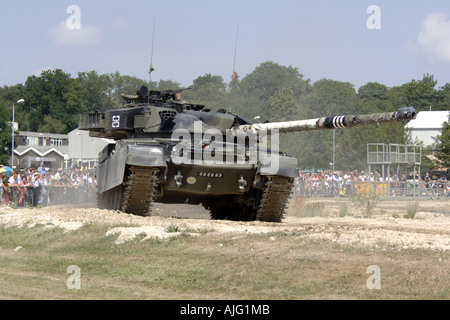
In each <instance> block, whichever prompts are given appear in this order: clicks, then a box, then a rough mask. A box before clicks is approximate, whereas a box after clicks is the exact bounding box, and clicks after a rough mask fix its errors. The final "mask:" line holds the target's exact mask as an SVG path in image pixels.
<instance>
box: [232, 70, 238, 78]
mask: <svg viewBox="0 0 450 320" xmlns="http://www.w3.org/2000/svg"><path fill="white" fill-rule="evenodd" d="M237 77H238V75H237V72H236V69H234V68H233V76H232V77H231V78H232V79H233V80H236V78H237Z"/></svg>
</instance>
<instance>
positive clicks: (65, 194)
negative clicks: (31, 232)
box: [0, 165, 97, 207]
mask: <svg viewBox="0 0 450 320" xmlns="http://www.w3.org/2000/svg"><path fill="white" fill-rule="evenodd" d="M1 167H3V165H0V168H1ZM12 169H13V171H12V172H10V173H9V175H7V174H5V173H2V174H1V187H0V199H1V204H2V205H13V206H17V207H36V206H45V205H49V204H69V203H71V204H77V203H85V202H92V201H95V198H96V188H97V180H96V176H95V171H93V170H89V169H88V168H87V167H86V166H82V167H76V166H75V167H74V168H72V169H65V170H63V169H61V168H59V169H57V170H54V169H52V168H46V167H45V166H41V167H38V168H25V169H17V168H15V167H13V168H12Z"/></svg>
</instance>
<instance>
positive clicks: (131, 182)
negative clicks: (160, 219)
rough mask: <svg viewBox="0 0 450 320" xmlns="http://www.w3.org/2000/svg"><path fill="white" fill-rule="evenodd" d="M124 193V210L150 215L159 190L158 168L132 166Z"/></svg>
mask: <svg viewBox="0 0 450 320" xmlns="http://www.w3.org/2000/svg"><path fill="white" fill-rule="evenodd" d="M130 172H131V173H130V175H128V177H127V179H126V182H125V183H124V185H125V190H124V193H123V202H122V211H124V212H127V213H132V214H137V215H140V216H149V215H150V211H151V206H152V203H153V201H154V200H155V196H156V192H157V181H158V174H159V169H158V168H148V167H137V166H132V167H130Z"/></svg>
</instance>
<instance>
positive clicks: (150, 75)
mask: <svg viewBox="0 0 450 320" xmlns="http://www.w3.org/2000/svg"><path fill="white" fill-rule="evenodd" d="M155 25H156V19H154V20H153V35H152V52H151V56H150V69H149V71H148V73H149V84H151V83H150V82H152V71H153V70H155V68H154V67H153V45H154V43H155Z"/></svg>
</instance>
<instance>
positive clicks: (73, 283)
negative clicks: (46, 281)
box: [66, 265, 81, 290]
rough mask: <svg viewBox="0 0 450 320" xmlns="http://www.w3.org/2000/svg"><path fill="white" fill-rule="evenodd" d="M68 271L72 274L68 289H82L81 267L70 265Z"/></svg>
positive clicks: (67, 283)
mask: <svg viewBox="0 0 450 320" xmlns="http://www.w3.org/2000/svg"><path fill="white" fill-rule="evenodd" d="M66 272H67V273H68V274H70V276H69V277H68V278H67V281H66V286H67V289H70V290H73V289H77V290H80V289H81V269H80V267H79V266H75V265H70V266H68V267H67V270H66Z"/></svg>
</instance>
